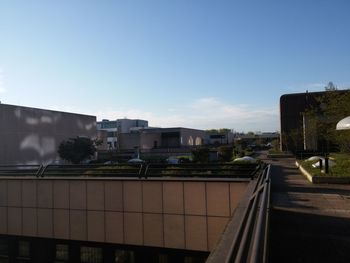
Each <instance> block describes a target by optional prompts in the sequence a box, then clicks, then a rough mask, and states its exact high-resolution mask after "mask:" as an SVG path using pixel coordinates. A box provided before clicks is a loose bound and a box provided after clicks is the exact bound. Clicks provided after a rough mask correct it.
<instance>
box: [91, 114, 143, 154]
mask: <svg viewBox="0 0 350 263" xmlns="http://www.w3.org/2000/svg"><path fill="white" fill-rule="evenodd" d="M96 127H97V130H99V131H107V137H106V139H107V145H108V146H107V147H108V149H117V148H118V134H122V133H130V132H131V131H133V130H137V129H141V128H147V127H148V121H146V120H139V119H135V120H132V119H118V120H114V121H110V120H106V119H104V120H102V121H99V122H97V124H96Z"/></svg>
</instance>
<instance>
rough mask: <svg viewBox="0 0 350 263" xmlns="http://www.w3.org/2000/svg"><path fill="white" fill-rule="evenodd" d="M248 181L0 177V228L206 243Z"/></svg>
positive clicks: (194, 245)
mask: <svg viewBox="0 0 350 263" xmlns="http://www.w3.org/2000/svg"><path fill="white" fill-rule="evenodd" d="M247 185H248V182H234V181H228V180H226V181H205V180H199V179H198V180H196V181H195V180H192V181H188V180H187V181H186V180H184V179H182V180H180V179H179V180H177V179H173V180H170V179H169V180H159V179H158V180H151V179H149V180H138V179H126V178H124V179H121V178H119V179H108V180H107V179H105V180H103V179H93V178H91V179H73V178H71V179H45V178H44V179H29V178H28V179H25V178H21V179H1V180H0V234H6V235H18V236H28V237H45V238H55V239H65V240H80V241H97V242H106V243H115V244H128V245H144V246H154V247H166V248H178V249H188V250H197V251H210V250H212V249H213V248H214V247H215V244H216V242H217V241H218V239H219V237H220V235H221V233H222V232H223V230H224V228H225V226H226V223H227V222H228V220H229V218H230V217H231V215H232V213H233V211H234V209H235V207H236V206H237V204H238V202H239V201H240V199H241V197H242V196H243V194H244V192H245V191H246V187H247Z"/></svg>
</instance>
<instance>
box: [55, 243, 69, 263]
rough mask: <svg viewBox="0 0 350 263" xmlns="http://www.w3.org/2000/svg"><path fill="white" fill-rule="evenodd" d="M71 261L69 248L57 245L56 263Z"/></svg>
mask: <svg viewBox="0 0 350 263" xmlns="http://www.w3.org/2000/svg"><path fill="white" fill-rule="evenodd" d="M68 261H69V247H68V245H64V244H57V245H56V261H55V262H68Z"/></svg>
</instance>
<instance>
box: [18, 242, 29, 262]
mask: <svg viewBox="0 0 350 263" xmlns="http://www.w3.org/2000/svg"><path fill="white" fill-rule="evenodd" d="M17 262H18V263H22V262H30V243H29V241H25V240H20V241H18V255H17Z"/></svg>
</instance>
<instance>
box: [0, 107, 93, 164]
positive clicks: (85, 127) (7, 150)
mask: <svg viewBox="0 0 350 263" xmlns="http://www.w3.org/2000/svg"><path fill="white" fill-rule="evenodd" d="M77 136H87V137H89V138H95V137H96V117H95V116H89V115H82V114H74V113H67V112H59V111H52V110H44V109H36V108H29V107H22V106H15V105H7V104H0V164H47V163H51V162H53V161H57V160H59V156H58V154H57V150H58V146H59V145H60V143H61V142H62V141H63V140H66V139H69V138H74V137H77Z"/></svg>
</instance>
